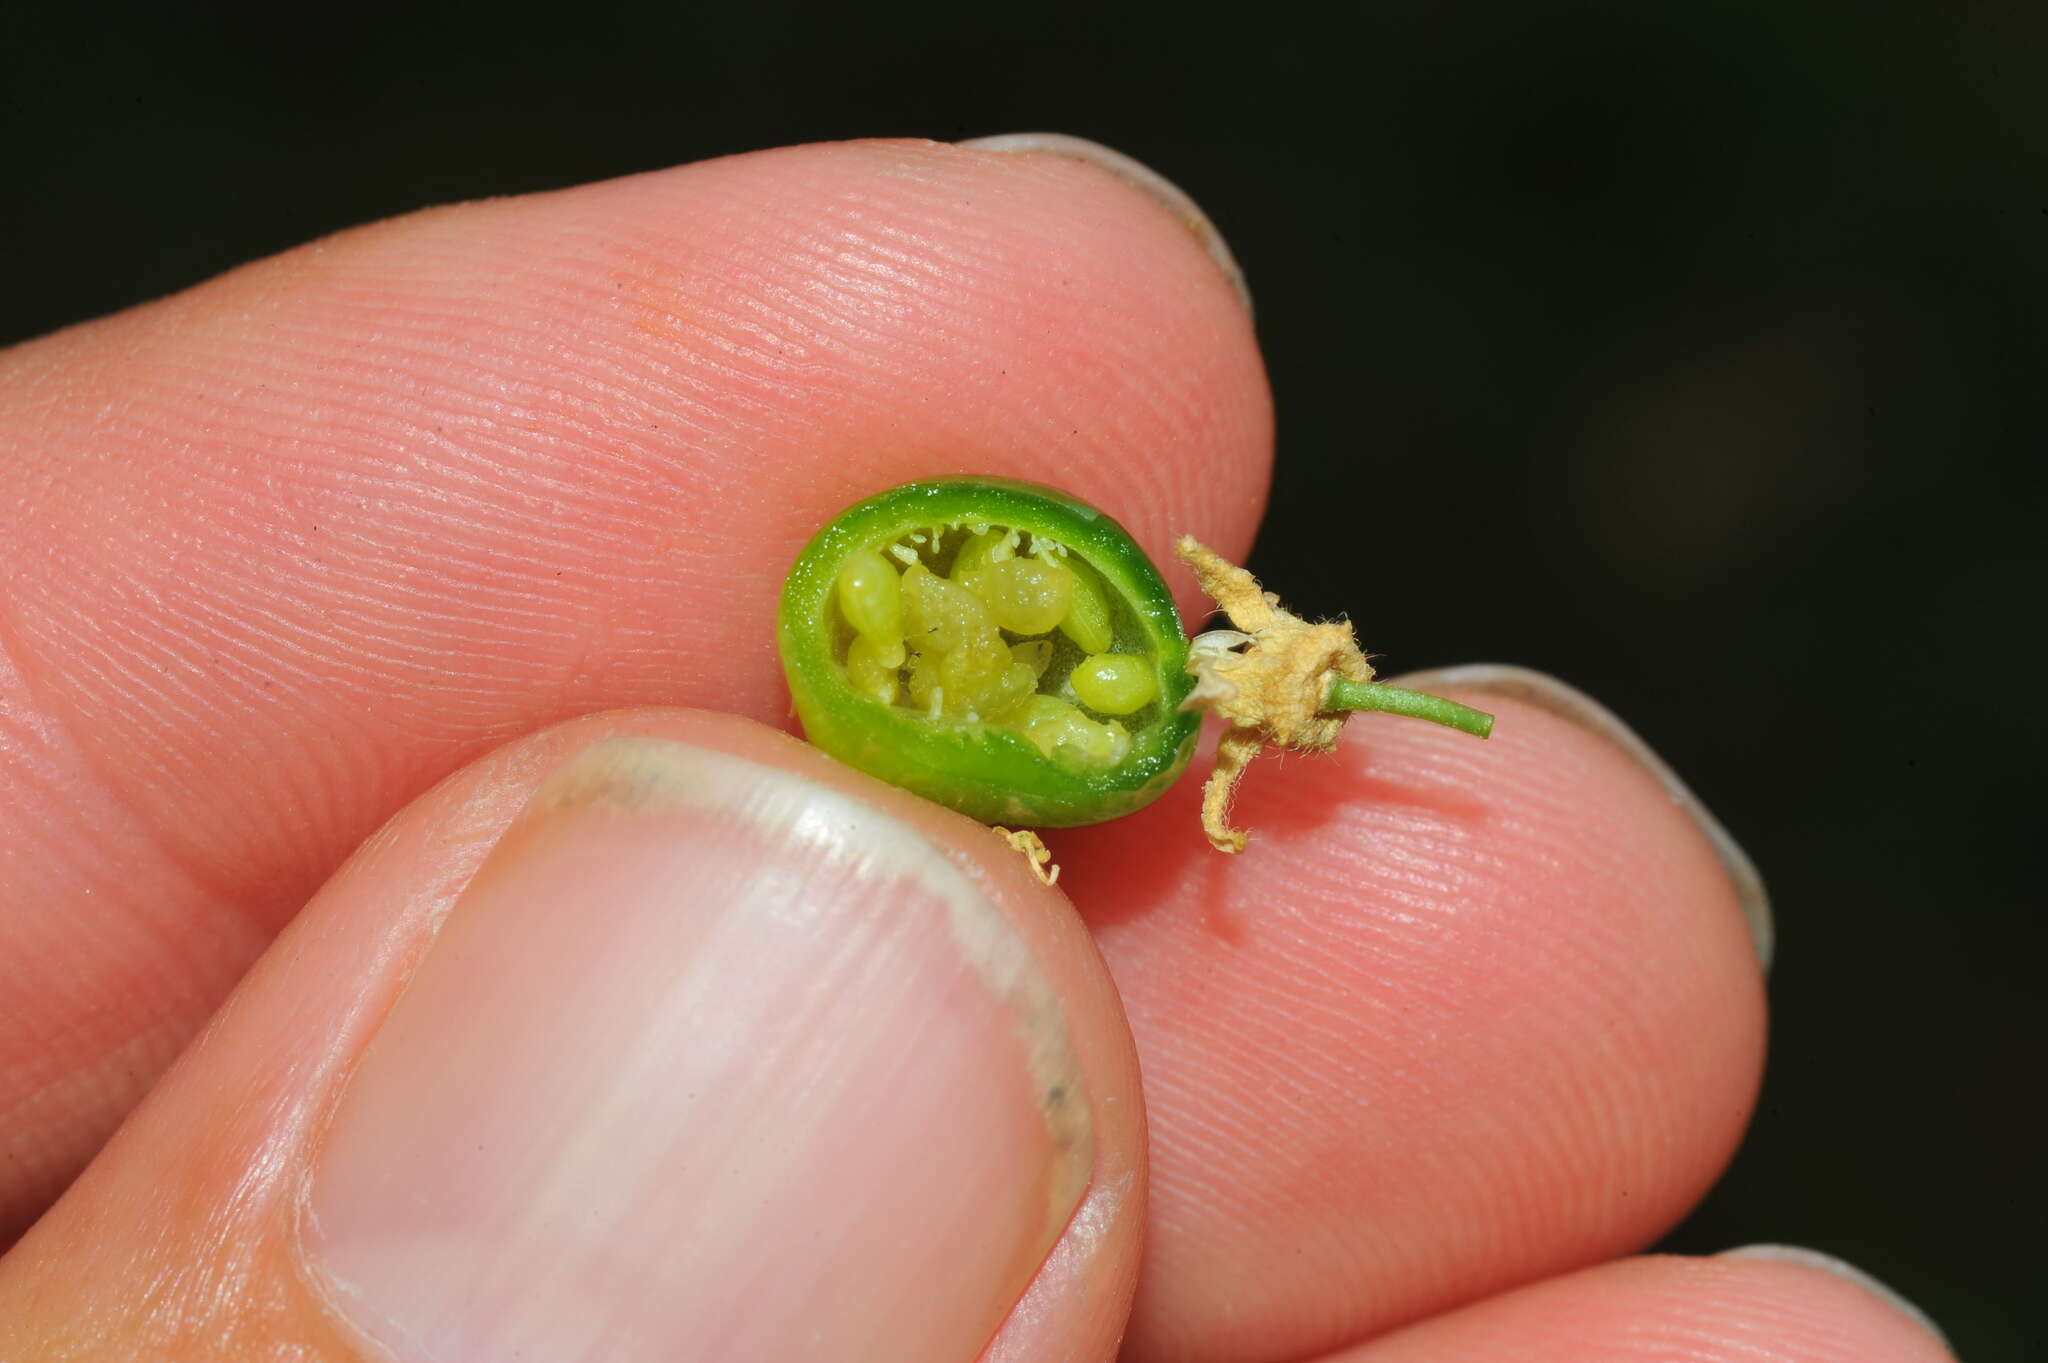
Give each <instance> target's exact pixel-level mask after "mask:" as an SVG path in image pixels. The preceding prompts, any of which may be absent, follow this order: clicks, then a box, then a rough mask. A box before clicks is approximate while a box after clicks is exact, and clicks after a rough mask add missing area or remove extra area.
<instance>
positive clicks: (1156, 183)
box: [954, 133, 1252, 312]
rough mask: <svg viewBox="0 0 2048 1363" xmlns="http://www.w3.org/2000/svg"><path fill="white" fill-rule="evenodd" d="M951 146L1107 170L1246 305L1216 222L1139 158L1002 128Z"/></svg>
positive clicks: (1247, 292) (1246, 293)
mask: <svg viewBox="0 0 2048 1363" xmlns="http://www.w3.org/2000/svg"><path fill="white" fill-rule="evenodd" d="M954 145H956V146H961V147H972V148H973V149H975V150H976V151H1014V152H1033V151H1037V152H1045V153H1047V154H1048V155H1051V156H1067V157H1071V158H1073V159H1074V160H1076V161H1086V162H1087V163H1088V164H1089V165H1091V166H1098V167H1100V168H1101V169H1103V170H1106V171H1108V172H1109V173H1110V174H1111V175H1114V176H1116V178H1117V179H1119V180H1122V181H1123V182H1124V183H1125V184H1127V185H1130V186H1131V187H1132V188H1134V189H1137V190H1140V191H1142V192H1144V193H1145V194H1147V195H1149V196H1150V197H1151V198H1152V199H1153V200H1154V201H1155V202H1156V203H1158V204H1159V206H1160V207H1162V208H1164V209H1165V210H1166V211H1167V212H1169V213H1171V214H1173V216H1174V218H1175V219H1176V220H1177V221H1178V222H1179V223H1180V225H1181V226H1183V227H1185V228H1187V229H1188V231H1189V232H1190V233H1191V234H1192V235H1193V236H1194V238H1195V240H1196V241H1197V242H1199V243H1200V244H1201V247H1202V249H1203V250H1204V251H1207V252H1208V253H1209V259H1211V260H1213V261H1215V262H1216V264H1217V265H1218V266H1219V267H1221V269H1222V270H1223V276H1224V278H1226V279H1228V280H1229V281H1230V287H1231V288H1232V289H1235V290H1236V291H1237V297H1238V301H1239V302H1241V303H1243V304H1244V310H1245V311H1246V312H1250V311H1251V310H1252V291H1251V288H1250V287H1249V286H1248V285H1247V284H1246V283H1245V282H1244V271H1243V270H1241V269H1239V268H1238V265H1237V257H1236V256H1233V255H1232V254H1231V253H1230V245H1229V243H1228V242H1226V241H1224V240H1223V234H1222V233H1221V232H1219V231H1217V230H1216V224H1215V223H1213V222H1210V221H1209V215H1208V214H1207V213H1204V212H1203V211H1202V206H1201V205H1200V204H1198V203H1196V202H1195V201H1194V200H1193V199H1191V198H1189V197H1188V192H1187V191H1186V190H1184V189H1182V188H1181V187H1180V186H1179V185H1177V184H1175V183H1174V182H1173V181H1171V180H1169V179H1167V178H1166V177H1165V176H1164V175H1161V174H1160V173H1159V172H1158V171H1156V170H1154V169H1152V167H1150V166H1148V165H1146V164H1145V163H1144V162H1143V161H1137V160H1133V159H1132V158H1131V157H1128V156H1126V155H1124V154H1123V153H1122V152H1120V151H1117V150H1115V149H1114V148H1111V147H1105V146H1103V145H1102V144H1101V143H1100V142H1090V141H1089V140H1088V139H1087V138H1085V137H1069V136H1068V135H1067V134H1065V133H1004V134H1002V135H1001V136H998V137H971V138H969V139H967V140H966V141H965V142H958V143H955V144H954Z"/></svg>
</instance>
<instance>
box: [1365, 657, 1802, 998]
mask: <svg viewBox="0 0 2048 1363" xmlns="http://www.w3.org/2000/svg"><path fill="white" fill-rule="evenodd" d="M1401 684H1402V685H1403V686H1407V687H1412V688H1417V689H1420V690H1425V691H1426V690H1432V689H1435V688H1437V687H1443V686H1457V687H1463V688H1468V689H1471V690H1475V691H1488V692H1491V693H1493V694H1494V695H1497V696H1509V697H1512V698H1514V699H1516V700H1521V701H1527V702H1528V703H1529V704H1531V705H1536V706H1540V707H1542V708H1543V709H1545V710H1548V711H1550V712H1551V713H1552V714H1554V715H1557V716H1558V717H1559V718H1561V719H1568V720H1570V721H1571V722H1572V723H1574V724H1577V725H1578V726H1579V727H1581V728H1583V729H1589V730H1591V731H1592V732H1593V733H1596V734H1598V735H1600V737H1602V738H1604V739H1606V740H1607V741H1608V742H1610V743H1612V744H1614V746H1615V747H1617V748H1620V749H1621V750H1622V751H1623V752H1625V753H1627V754H1628V755H1629V756H1630V757H1632V758H1634V759H1635V761H1636V764H1637V765H1638V766H1640V767H1641V768H1642V769H1643V770H1644V771H1647V772H1648V773H1650V775H1652V776H1654V777H1655V778H1656V779H1657V783H1658V784H1659V785H1661V786H1663V787H1664V789H1665V791H1666V792H1667V793H1668V794H1669V795H1670V796H1671V802H1672V803H1673V804H1675V805H1677V806H1678V807H1679V808H1680V809H1682V810H1684V811H1685V812H1686V813H1687V814H1689V815H1691V816H1692V821H1693V822H1694V823H1696V824H1698V825H1699V829H1700V832H1701V833H1703V834H1705V835H1706V839H1707V842H1708V843H1709V844H1710V845H1711V846H1712V847H1713V849H1714V852H1715V854H1716V855H1718V856H1719V857H1720V859H1721V865H1722V866H1723V867H1725V868H1726V869H1727V872H1728V878H1729V879H1730V880H1732V881H1734V882H1735V893H1736V897H1737V899H1738V900H1739V901H1740V902H1741V904H1742V916H1743V919H1744V920H1745V921H1746V922H1747V923H1748V924H1749V935H1750V939H1751V940H1752V941H1753V942H1755V944H1756V956H1757V960H1758V962H1760V963H1761V964H1762V966H1763V968H1764V969H1765V970H1766V971H1768V970H1769V969H1770V968H1771V952H1772V949H1773V946H1774V944H1775V941H1776V937H1775V933H1774V930H1773V928H1772V924H1771V897H1770V893H1769V891H1767V890H1766V889H1765V888H1764V880H1763V877H1762V876H1761V875H1759V874H1758V873H1757V869H1756V863H1755V862H1753V861H1751V860H1750V859H1749V854H1748V853H1747V852H1745V851H1743V850H1742V847H1741V844H1739V843H1737V842H1736V841H1735V839H1734V838H1732V837H1730V836H1729V834H1728V830H1727V829H1725V828H1723V827H1722V826H1721V821H1720V820H1719V819H1717V818H1715V817H1714V816H1713V813H1712V812H1711V811H1710V810H1708V808H1707V807H1706V806H1705V805H1703V804H1701V803H1700V799H1699V797H1698V796H1697V795H1694V794H1693V793H1692V790H1691V788H1690V787H1688V786H1687V785H1686V784H1685V782H1684V781H1682V780H1680V779H1679V776H1678V773H1677V772H1675V771H1673V770H1671V766H1670V764H1669V763H1667V762H1666V761H1665V760H1664V759H1663V758H1661V757H1659V756H1657V754H1656V752H1655V751H1653V750H1652V749H1651V747H1650V745H1649V744H1647V743H1645V742H1643V740H1642V738H1641V737H1640V736H1638V735H1637V733H1636V731H1635V730H1634V729H1631V728H1629V727H1628V725H1627V724H1625V723H1623V722H1622V720H1621V717H1620V716H1618V715H1616V714H1615V713H1614V712H1613V711H1612V710H1609V709H1608V708H1607V707H1606V706H1604V705H1602V704H1601V703H1600V702H1599V701H1596V700H1594V699H1593V698H1592V697H1591V696H1589V695H1587V694H1586V693H1585V692H1583V691H1580V690H1579V689H1577V688H1576V687H1572V686H1567V685H1566V684H1565V683H1563V682H1561V681H1559V680H1558V679H1557V678H1555V677H1553V676H1550V675H1548V674H1547V673H1543V672H1537V671H1534V670H1532V669H1530V668H1526V667H1513V666H1510V665H1508V664H1505V663H1473V664H1469V665H1467V666H1464V667H1445V668H1438V669H1436V670H1435V671H1431V672H1417V673H1413V674H1410V675H1408V676H1405V677H1403V678H1401Z"/></svg>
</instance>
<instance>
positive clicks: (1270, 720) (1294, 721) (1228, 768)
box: [1175, 535, 1373, 852]
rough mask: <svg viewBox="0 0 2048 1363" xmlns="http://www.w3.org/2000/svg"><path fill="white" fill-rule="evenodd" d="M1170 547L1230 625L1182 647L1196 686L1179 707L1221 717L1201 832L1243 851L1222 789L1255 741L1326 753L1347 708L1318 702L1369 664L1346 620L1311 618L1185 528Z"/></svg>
mask: <svg viewBox="0 0 2048 1363" xmlns="http://www.w3.org/2000/svg"><path fill="white" fill-rule="evenodd" d="M1175 552H1176V553H1178V554H1179V555H1180V559H1181V561H1182V562H1183V563H1185V564H1187V565H1188V567H1190V568H1192V569H1194V572H1195V578H1196V580H1197V581H1199V582H1200V583H1201V584H1202V590H1203V591H1205V592H1207V593H1208V594H1209V596H1210V598H1211V599H1212V600H1214V601H1215V602H1216V604H1217V606H1218V607H1220V608H1221V609H1222V611H1223V613H1224V614H1225V615H1227V616H1229V617H1230V622H1231V624H1233V625H1235V626H1236V627H1237V628H1236V629H1235V630H1212V631H1210V632H1209V633H1207V634H1202V635H1198V636H1196V638H1195V639H1194V640H1193V642H1192V643H1191V644H1190V645H1189V647H1188V671H1189V672H1190V673H1191V674H1193V676H1194V678H1195V689H1194V692H1193V694H1191V695H1190V696H1189V697H1188V698H1187V700H1186V701H1185V702H1184V706H1183V708H1186V709H1200V710H1207V711H1209V712H1210V713H1212V714H1214V715H1216V716H1218V717H1219V718H1221V719H1222V720H1223V722H1224V724H1225V725H1226V726H1227V727H1226V728H1225V729H1224V731H1223V738H1222V740H1221V742H1219V743H1218V745H1217V748H1216V766H1215V768H1214V769H1213V770H1212V771H1211V772H1210V773H1209V780H1208V782H1207V784H1205V785H1204V786H1203V787H1202V831H1203V832H1204V833H1206V834H1208V835H1209V845H1210V846H1212V847H1214V848H1215V849H1216V850H1217V851H1219V852H1242V851H1243V850H1244V848H1245V843H1246V841H1247V840H1248V838H1249V836H1250V835H1249V834H1247V833H1246V832H1245V831H1244V830H1243V829H1240V828H1232V827H1231V826H1230V819H1229V813H1230V798H1231V795H1232V793H1233V792H1234V791H1235V790H1236V789H1237V783H1238V780H1239V778H1241V777H1242V776H1243V775H1244V769H1245V767H1246V766H1248V765H1250V763H1251V760H1252V758H1254V757H1256V756H1258V754H1259V752H1260V750H1261V749H1263V748H1265V747H1267V746H1272V747H1276V748H1288V749H1291V750H1293V751H1295V752H1328V751H1329V750H1330V749H1331V748H1333V747H1335V746H1336V744H1337V735H1338V733H1339V732H1340V731H1341V730H1342V729H1343V727H1344V721H1345V719H1346V718H1347V715H1346V713H1345V712H1343V711H1331V710H1328V709H1326V708H1325V707H1326V705H1327V702H1328V700H1329V694H1330V684H1331V683H1332V682H1333V681H1334V680H1336V679H1337V678H1339V677H1342V678H1345V679H1346V680H1349V681H1355V682H1369V681H1371V680H1372V675H1373V674H1372V664H1371V663H1369V662H1367V661H1366V658H1365V653H1364V651H1363V650H1361V649H1360V648H1359V647H1358V638H1357V636H1356V634H1354V633H1353V632H1352V629H1351V625H1350V623H1349V622H1348V621H1342V620H1337V621H1327V622H1324V623H1321V624H1315V623H1311V622H1310V621H1307V620H1304V619H1302V618H1301V617H1300V616H1298V615H1296V614H1294V613H1293V612H1292V611H1290V610H1288V609H1287V608H1286V607H1285V606H1282V605H1281V604H1280V598H1279V597H1277V596H1275V595H1273V593H1271V592H1268V591H1263V590H1261V589H1260V587H1259V583H1258V579H1257V578H1255V577H1253V576H1252V575H1251V574H1250V573H1248V572H1246V571H1245V570H1244V569H1242V568H1240V567H1238V566H1237V565H1236V564H1234V563H1232V562H1231V561H1230V560H1228V559H1226V558H1224V557H1223V556H1222V555H1221V554H1218V553H1217V552H1216V551H1215V550H1213V549H1210V548H1208V547H1207V546H1206V545H1203V544H1200V543H1197V542H1196V540H1195V539H1194V538H1193V537H1192V536H1189V535H1183V536H1181V539H1180V543H1179V544H1178V545H1176V546H1175Z"/></svg>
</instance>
